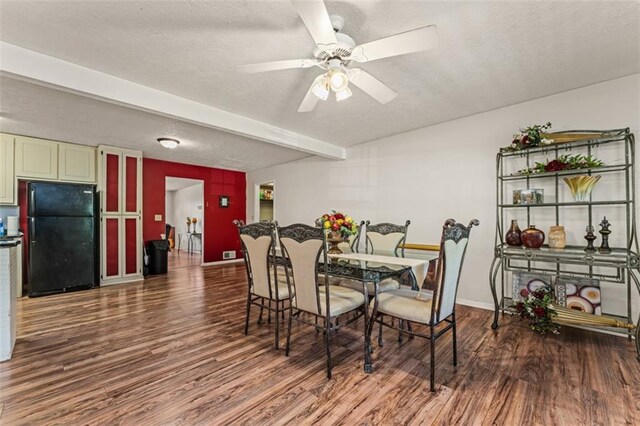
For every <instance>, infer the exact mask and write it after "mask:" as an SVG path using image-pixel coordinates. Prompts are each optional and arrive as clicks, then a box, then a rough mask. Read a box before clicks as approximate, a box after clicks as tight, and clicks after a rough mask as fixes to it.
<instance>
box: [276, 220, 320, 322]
mask: <svg viewBox="0 0 640 426" xmlns="http://www.w3.org/2000/svg"><path fill="white" fill-rule="evenodd" d="M278 236H279V237H280V247H281V249H282V253H283V255H284V256H285V258H286V259H288V262H286V264H287V269H288V271H287V274H286V277H287V284H288V285H289V292H290V294H295V297H294V298H293V299H292V305H293V307H295V308H296V309H300V310H303V311H306V312H310V313H313V314H316V315H320V314H321V309H320V288H319V285H318V261H319V259H320V254H321V253H324V256H325V265H326V252H325V251H324V250H323V248H324V247H325V240H326V237H325V232H324V230H323V229H322V228H318V227H314V226H308V225H304V224H301V223H297V224H294V225H290V226H285V227H282V228H278ZM289 269H290V271H289ZM325 269H326V268H325ZM325 280H326V270H325ZM292 290H293V291H292ZM327 293H328V292H327ZM327 309H329V307H328V302H327Z"/></svg>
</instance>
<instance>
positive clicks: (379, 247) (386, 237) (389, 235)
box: [340, 220, 420, 295]
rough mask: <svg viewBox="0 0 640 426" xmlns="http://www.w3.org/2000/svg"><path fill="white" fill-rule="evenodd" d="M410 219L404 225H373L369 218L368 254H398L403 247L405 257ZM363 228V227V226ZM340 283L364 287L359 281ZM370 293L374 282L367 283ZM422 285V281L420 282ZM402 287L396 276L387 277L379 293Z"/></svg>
mask: <svg viewBox="0 0 640 426" xmlns="http://www.w3.org/2000/svg"><path fill="white" fill-rule="evenodd" d="M409 224H411V221H410V220H407V221H406V222H405V224H404V225H395V224H393V223H377V224H374V225H371V224H370V222H369V221H368V220H367V221H366V222H364V226H365V238H366V240H365V249H366V253H368V254H383V255H389V254H393V255H394V256H398V249H401V252H400V254H401V257H404V243H405V242H406V241H407V231H408V229H409ZM361 229H362V228H361ZM340 285H342V286H343V287H347V288H351V289H353V290H358V289H360V288H361V287H362V284H361V283H360V282H359V281H354V280H346V279H345V280H342V281H341V282H340ZM365 285H366V286H367V290H368V292H369V295H373V293H374V291H375V286H374V284H373V283H370V282H368V283H366V284H365ZM418 285H420V283H419V284H418ZM398 288H400V282H399V281H398V280H397V279H394V278H387V279H386V280H383V281H381V282H379V283H378V293H381V292H385V291H389V290H395V289H398Z"/></svg>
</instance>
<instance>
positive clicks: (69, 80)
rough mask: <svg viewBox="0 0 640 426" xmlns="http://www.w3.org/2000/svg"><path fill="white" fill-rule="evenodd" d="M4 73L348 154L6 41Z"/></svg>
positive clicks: (336, 155)
mask: <svg viewBox="0 0 640 426" xmlns="http://www.w3.org/2000/svg"><path fill="white" fill-rule="evenodd" d="M0 73H1V74H2V75H5V76H8V77H12V78H19V79H23V80H27V81H30V82H33V83H36V84H41V85H46V86H49V87H54V88H57V89H60V90H65V91H67V92H71V93H76V94H79V95H82V96H87V97H91V98H94V99H99V100H103V101H106V102H110V103H114V104H118V105H123V106H127V107H130V108H135V109H138V110H142V111H147V112H151V113H154V114H158V115H162V116H166V117H171V118H175V119H177V120H181V121H185V122H189V123H193V124H197V125H200V126H205V127H210V128H213V129H216V130H221V131H224V132H229V133H234V134H236V135H241V136H245V137H247V138H251V139H256V140H259V141H262V142H267V143H271V144H274V145H278V146H282V147H285V148H290V149H295V150H297V151H302V152H306V153H309V154H313V155H318V156H321V157H325V158H330V159H336V160H344V159H345V158H346V154H345V149H344V148H343V147H341V146H338V145H334V144H331V143H328V142H325V141H322V140H319V139H314V138H311V137H308V136H305V135H301V134H299V133H295V132H292V131H289V130H286V129H283V128H280V127H276V126H272V125H270V124H267V123H264V122H262V121H258V120H254V119H251V118H248V117H244V116H242V115H239V114H234V113H232V112H228V111H224V110H222V109H219V108H215V107H212V106H209V105H205V104H202V103H199V102H195V101H191V100H189V99H185V98H182V97H180V96H176V95H172V94H170V93H167V92H163V91H161V90H157V89H153V88H151V87H148V86H144V85H142V84H138V83H134V82H131V81H129V80H125V79H122V78H118V77H114V76H112V75H109V74H105V73H102V72H99V71H96V70H93V69H90V68H86V67H83V66H80V65H76V64H73V63H71V62H67V61H63V60H60V59H57V58H53V57H51V56H47V55H43V54H41V53H38V52H34V51H32V50H28V49H24V48H22V47H19V46H15V45H12V44H9V43H5V42H0ZM7 107H10V105H7Z"/></svg>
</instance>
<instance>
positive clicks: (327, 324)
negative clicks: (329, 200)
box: [278, 224, 369, 379]
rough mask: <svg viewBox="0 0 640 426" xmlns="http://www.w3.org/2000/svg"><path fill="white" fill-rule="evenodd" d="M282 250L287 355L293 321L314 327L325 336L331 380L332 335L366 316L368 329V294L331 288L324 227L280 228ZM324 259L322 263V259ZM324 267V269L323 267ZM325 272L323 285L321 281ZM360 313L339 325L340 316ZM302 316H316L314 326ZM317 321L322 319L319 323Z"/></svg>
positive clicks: (335, 287)
mask: <svg viewBox="0 0 640 426" xmlns="http://www.w3.org/2000/svg"><path fill="white" fill-rule="evenodd" d="M278 235H279V238H280V247H281V249H282V252H283V255H284V257H285V268H286V270H287V272H286V274H285V277H286V281H287V285H288V287H289V292H290V294H292V295H293V297H292V298H291V303H290V304H289V320H288V324H287V344H286V349H285V354H286V356H289V349H290V347H291V323H292V320H294V319H295V320H296V321H298V322H301V323H304V324H307V325H311V326H313V327H314V328H315V329H316V331H319V330H322V331H324V334H325V345H326V350H327V378H329V379H330V378H331V369H332V365H331V341H330V339H331V337H330V336H331V334H332V333H335V332H336V331H337V330H338V329H340V328H342V327H344V326H346V325H348V324H350V323H352V322H354V321H357V320H358V319H359V318H360V317H364V322H365V330H366V329H367V327H368V325H369V318H368V306H367V303H365V300H366V293H365V294H363V293H361V292H358V291H355V290H351V289H348V288H344V287H340V286H336V285H331V284H330V282H329V275H328V260H327V259H328V258H327V248H326V247H327V246H326V234H325V231H324V230H323V229H322V228H318V227H314V226H308V225H304V224H294V225H290V226H285V227H282V228H280V227H279V228H278ZM321 256H322V261H321V260H320V259H321ZM320 265H321V267H320ZM319 273H322V275H321V276H322V281H323V283H322V284H323V285H321V283H320V281H321V280H320V279H319V278H318V276H319ZM350 312H358V313H359V315H354V316H352V317H351V318H349V319H347V321H345V322H343V323H341V324H339V323H338V317H340V316H342V315H345V314H348V313H350ZM302 313H307V314H311V315H313V316H314V317H315V323H313V322H310V321H307V320H306V319H305V318H303V317H302V316H301V314H302ZM318 320H322V321H321V322H322V323H321V324H318Z"/></svg>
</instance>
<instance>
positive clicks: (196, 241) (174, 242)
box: [164, 176, 205, 269]
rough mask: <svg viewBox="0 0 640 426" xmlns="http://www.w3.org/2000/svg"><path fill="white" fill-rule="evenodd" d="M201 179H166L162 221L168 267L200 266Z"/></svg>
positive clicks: (201, 234)
mask: <svg viewBox="0 0 640 426" xmlns="http://www.w3.org/2000/svg"><path fill="white" fill-rule="evenodd" d="M203 205H204V182H203V181H202V180H200V179H186V178H178V177H169V176H167V177H166V178H165V210H164V211H165V223H166V230H167V233H166V238H167V239H168V240H169V247H170V249H171V250H170V251H169V255H168V267H169V269H175V268H184V267H188V266H196V265H202V263H203V247H204V227H205V223H204V209H203Z"/></svg>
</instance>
